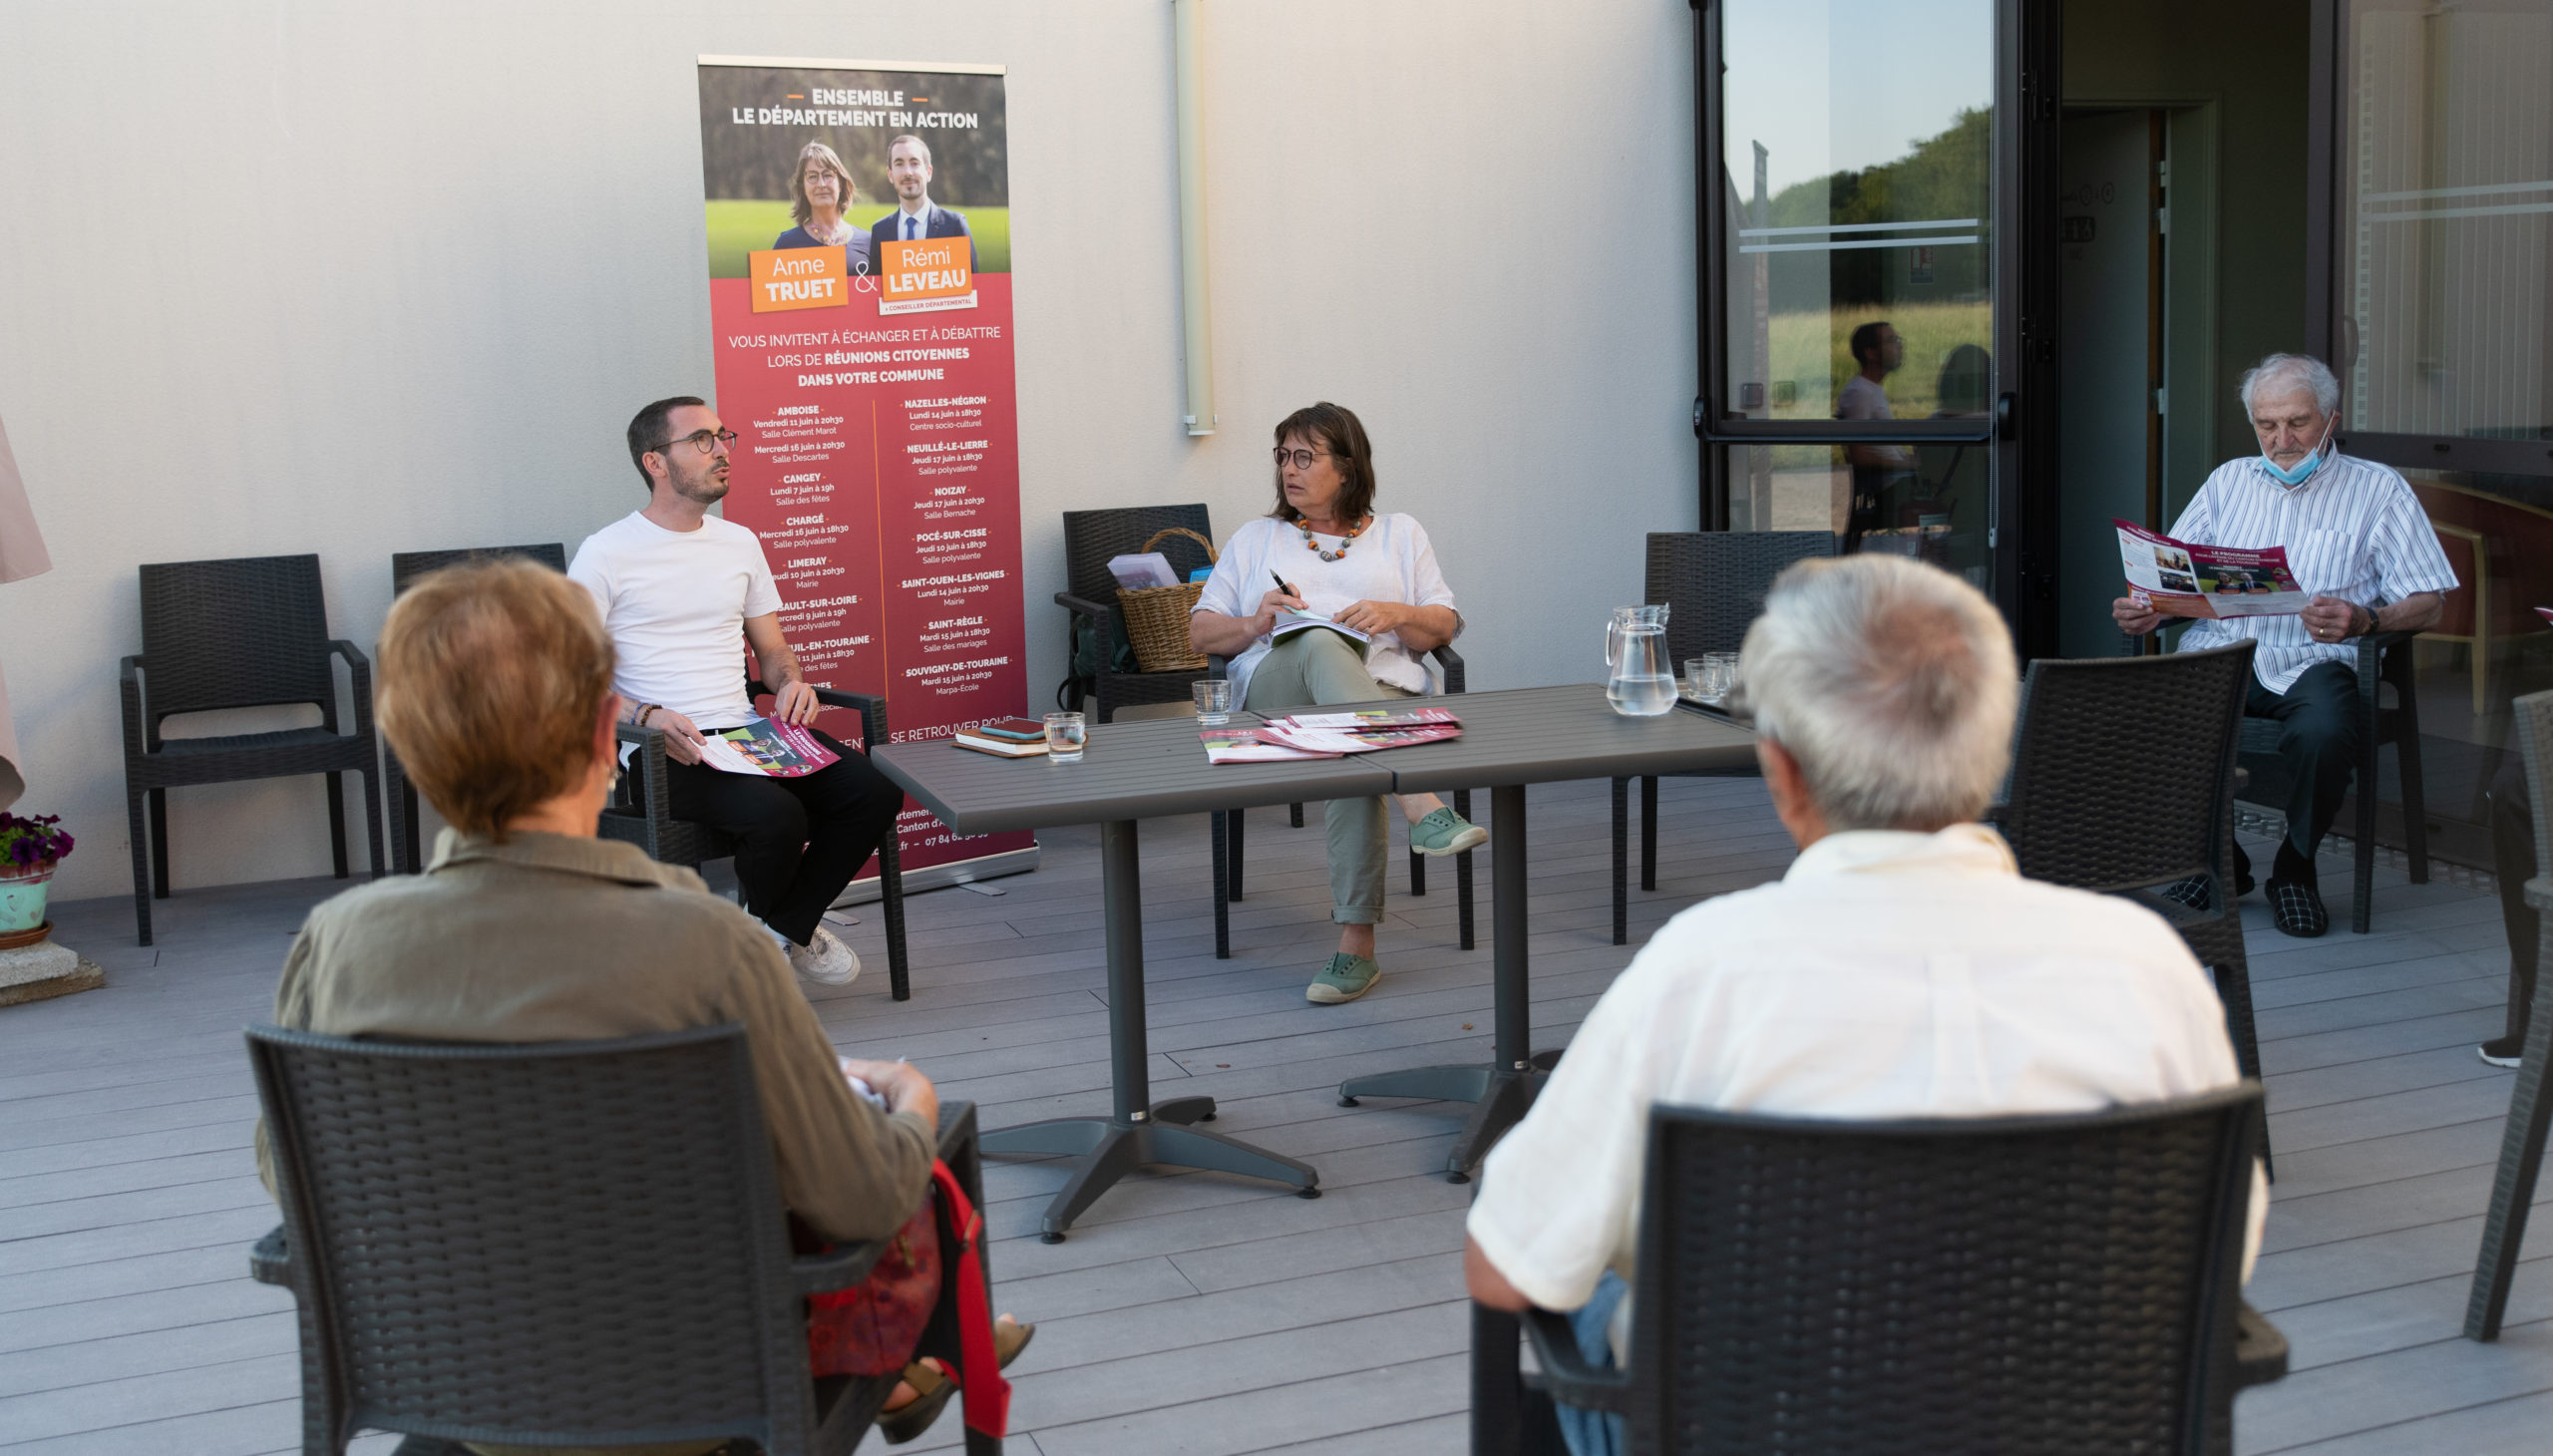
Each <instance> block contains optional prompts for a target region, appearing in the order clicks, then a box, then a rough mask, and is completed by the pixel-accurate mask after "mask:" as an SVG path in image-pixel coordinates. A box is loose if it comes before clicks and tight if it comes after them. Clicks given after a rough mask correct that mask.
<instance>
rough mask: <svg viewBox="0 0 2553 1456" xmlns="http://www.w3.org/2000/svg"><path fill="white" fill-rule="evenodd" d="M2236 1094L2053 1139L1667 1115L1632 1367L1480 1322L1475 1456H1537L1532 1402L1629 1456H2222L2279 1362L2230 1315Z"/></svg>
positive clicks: (2010, 1124) (1966, 1124)
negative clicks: (1572, 1416) (1584, 1426)
mask: <svg viewBox="0 0 2553 1456" xmlns="http://www.w3.org/2000/svg"><path fill="white" fill-rule="evenodd" d="M2259 1104H2260V1088H2259V1086H2258V1085H2257V1084H2255V1083H2248V1082H2247V1083H2244V1084H2242V1085H2241V1086H2239V1087H2233V1088H2228V1089H2226V1090H2224V1091H2222V1092H2216V1093H2211V1094H2208V1095H2206V1096H2201V1097H2192V1098H2186V1099H2182V1100H2179V1101H2175V1102H2168V1103H2160V1104H2155V1105H2151V1106H2144V1107H2131V1108H2120V1109H2116V1110H2112V1111H2107V1112H2097V1113H2088V1114H2081V1115H2075V1116H2061V1117H2011V1118H1975V1119H1968V1118H1951V1119H1938V1120H1924V1121H1909V1122H1894V1123H1854V1122H1848V1121H1839V1120H1832V1119H1786V1118H1771V1117H1756V1116H1747V1115H1739V1114H1730V1113H1718V1112H1706V1111H1701V1110H1698V1109H1692V1108H1675V1107H1659V1108H1657V1109H1655V1110H1654V1111H1653V1112H1652V1113H1651V1114H1650V1118H1649V1133H1648V1164H1647V1176H1646V1191H1645V1193H1644V1195H1643V1201H1642V1205H1641V1231H1640V1272H1639V1280H1638V1284H1637V1286H1636V1289H1635V1294H1634V1302H1633V1307H1632V1339H1631V1366H1630V1368H1629V1369H1627V1370H1606V1371H1599V1370H1596V1369H1593V1368H1591V1367H1590V1366H1589V1365H1588V1363H1587V1362H1586V1361H1584V1360H1582V1359H1581V1358H1580V1357H1579V1354H1578V1345H1577V1342H1576V1340H1575V1339H1574V1338H1573V1337H1572V1335H1571V1333H1570V1329H1569V1324H1568V1321H1567V1320H1566V1319H1564V1318H1563V1317H1562V1316H1560V1315H1557V1314H1553V1313H1550V1312H1548V1311H1544V1310H1532V1311H1529V1312H1528V1314H1527V1315H1526V1316H1525V1319H1524V1323H1525V1326H1526V1329H1527V1330H1528V1332H1529V1333H1530V1334H1531V1335H1532V1338H1533V1342H1534V1350H1535V1354H1536V1356H1537V1358H1538V1359H1539V1360H1540V1362H1541V1365H1542V1369H1543V1374H1542V1375H1541V1376H1540V1378H1539V1380H1538V1381H1537V1382H1536V1387H1538V1388H1534V1387H1528V1386H1527V1385H1526V1384H1525V1383H1524V1382H1523V1381H1522V1380H1521V1379H1520V1377H1519V1375H1518V1364H1519V1361H1518V1349H1517V1338H1516V1329H1517V1324H1518V1322H1519V1321H1518V1319H1517V1317H1516V1316H1514V1315H1509V1314H1502V1313H1499V1312H1497V1311H1494V1310H1491V1309H1488V1308H1487V1307H1486V1306H1482V1305H1477V1304H1476V1305H1474V1306H1473V1326H1472V1328H1473V1336H1472V1381H1473V1386H1472V1450H1473V1452H1474V1453H1475V1456H1504V1453H1521V1452H1526V1451H1542V1450H1557V1449H1558V1448H1559V1442H1558V1431H1557V1430H1556V1428H1554V1426H1553V1425H1552V1422H1551V1414H1550V1405H1549V1401H1550V1400H1551V1398H1553V1397H1560V1398H1562V1399H1565V1400H1567V1401H1568V1402H1569V1403H1570V1404H1572V1405H1576V1406H1581V1407H1587V1408H1592V1409H1600V1410H1611V1411H1615V1412H1619V1413H1620V1414H1621V1415H1622V1416H1623V1417H1624V1419H1625V1423H1626V1425H1627V1426H1628V1428H1629V1435H1630V1444H1631V1449H1632V1450H1634V1451H1638V1452H1643V1453H1654V1456H1673V1453H1683V1452H1693V1453H1697V1456H1698V1453H1703V1452H1710V1453H1723V1452H1766V1451H1789V1452H1803V1453H1819V1456H1825V1453H1845V1452H1851V1453H1854V1456H1918V1453H1925V1456H1929V1453H1936V1452H1938V1453H1945V1456H1948V1453H1959V1456H1969V1453H1972V1452H1980V1451H2034V1452H2036V1451H2044V1452H2060V1451H2061V1452H2077V1451H2140V1452H2149V1453H2153V1456H2202V1453H2210V1452H2228V1451H2230V1450H2231V1448H2232V1430H2233V1403H2234V1396H2235V1393H2236V1392H2237V1391H2238V1390H2240V1389H2242V1388H2243V1387H2244V1386H2247V1385H2253V1384H2259V1383H2262V1382H2265V1381H2269V1380H2276V1379H2278V1378H2280V1377H2281V1376H2283V1375H2284V1374H2286V1372H2287V1344H2286V1340H2285V1339H2284V1337H2283V1336H2281V1335H2280V1334H2279V1332H2278V1330H2277V1329H2276V1327H2275V1326H2273V1325H2271V1324H2270V1323H2269V1321H2267V1320H2266V1319H2263V1318H2262V1317H2261V1316H2260V1315H2258V1314H2256V1313H2254V1312H2253V1311H2252V1310H2251V1309H2250V1308H2249V1307H2248V1306H2246V1305H2244V1304H2243V1302H2242V1296H2241V1279H2242V1269H2243V1242H2244V1222H2245V1217H2246V1209H2247V1206H2248V1203H2249V1199H2250V1194H2251V1188H2252V1154H2253V1149H2252V1133H2253V1130H2254V1128H2255V1127H2256V1126H2257V1125H2258V1108H2259Z"/></svg>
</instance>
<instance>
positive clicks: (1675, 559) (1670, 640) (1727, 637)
mask: <svg viewBox="0 0 2553 1456" xmlns="http://www.w3.org/2000/svg"><path fill="white" fill-rule="evenodd" d="M1833 554H1835V537H1834V535H1833V534H1832V533H1830V532H1824V531H1703V532H1693V531H1679V532H1665V531H1654V532H1650V533H1649V537H1648V570H1647V575H1646V582H1645V588H1644V593H1643V595H1642V596H1641V600H1642V601H1646V602H1650V603H1652V604H1654V603H1664V604H1665V605H1666V606H1667V607H1668V608H1669V610H1668V611H1667V613H1666V657H1667V661H1669V662H1670V663H1672V664H1673V670H1674V671H1675V672H1677V673H1679V674H1680V673H1681V672H1682V671H1683V670H1684V663H1685V661H1686V660H1687V659H1689V658H1694V657H1699V656H1701V655H1702V654H1703V653H1705V652H1734V651H1736V650H1737V649H1738V646H1739V645H1740V644H1741V643H1743V642H1744V641H1745V640H1746V628H1747V626H1748V625H1749V624H1750V623H1752V622H1753V621H1754V620H1755V618H1756V616H1757V615H1758V614H1760V613H1761V612H1762V611H1763V610H1764V593H1765V591H1766V590H1767V589H1768V588H1770V587H1771V586H1772V584H1773V578H1774V577H1775V576H1778V575H1780V574H1781V573H1782V568H1783V567H1785V566H1788V565H1790V564H1791V563H1792V562H1794V561H1805V560H1810V559H1813V558H1816V557H1820V556H1831V555H1833ZM1737 772H1738V773H1740V774H1751V773H1753V772H1754V770H1752V769H1745V770H1739V771H1737ZM1689 777H1725V776H1724V775H1721V776H1713V775H1692V776H1689ZM1631 782H1632V781H1631V780H1629V779H1616V780H1615V781H1614V943H1615V944H1617V945H1621V944H1625V943H1627V942H1628V941H1629V940H1630V939H1631ZM1640 815H1641V818H1640V888H1641V889H1642V890H1655V889H1656V888H1657V779H1656V777H1655V776H1654V775H1650V776H1645V777H1643V778H1641V781H1640Z"/></svg>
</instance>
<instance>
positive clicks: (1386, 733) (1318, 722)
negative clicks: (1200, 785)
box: [1197, 708, 1463, 763]
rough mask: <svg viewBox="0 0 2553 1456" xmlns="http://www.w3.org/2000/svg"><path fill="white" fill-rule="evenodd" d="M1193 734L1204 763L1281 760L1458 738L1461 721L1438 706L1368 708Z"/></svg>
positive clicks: (1299, 715) (1301, 715)
mask: <svg viewBox="0 0 2553 1456" xmlns="http://www.w3.org/2000/svg"><path fill="white" fill-rule="evenodd" d="M1197 736H1198V738H1200V739H1201V740H1203V741H1204V743H1205V745H1206V761H1207V762H1209V763H1282V762H1285V761H1287V760H1290V759H1301V758H1344V757H1346V756H1347V755H1348V754H1351V753H1372V752H1374V751H1375V750H1376V749H1381V748H1406V747H1408V746H1409V745H1411V744H1416V743H1441V742H1443V741H1444V740H1446V739H1448V738H1460V737H1462V736H1463V728H1462V720H1461V719H1459V718H1457V717H1455V716H1454V715H1453V714H1452V713H1450V712H1447V711H1446V710H1445V709H1443V708H1402V709H1387V708H1369V709H1365V710H1363V711H1361V712H1352V713H1294V714H1290V715H1288V716H1286V717H1282V718H1273V719H1270V720H1269V721H1268V722H1266V723H1263V724H1261V725H1260V726H1258V727H1256V728H1248V727H1242V726H1239V725H1235V726H1232V727H1226V728H1209V729H1206V730H1205V731H1204V732H1202V733H1199V734H1198V735H1197Z"/></svg>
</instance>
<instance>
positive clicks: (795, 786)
mask: <svg viewBox="0 0 2553 1456" xmlns="http://www.w3.org/2000/svg"><path fill="white" fill-rule="evenodd" d="M702 731H704V732H716V731H718V730H716V729H704V730H702ZM808 731H809V732H815V730H813V729H810V730H808ZM815 736H816V741H818V742H819V743H822V744H823V745H824V746H825V747H827V748H830V749H832V750H833V751H834V752H835V753H838V754H840V755H842V760H841V762H839V763H830V764H827V765H825V766H824V767H823V768H821V769H818V770H816V771H815V772H814V773H812V774H808V775H806V776H804V777H803V778H796V779H767V778H764V777H762V776H761V775H759V774H729V773H721V772H720V771H718V770H717V769H713V768H708V767H706V766H704V765H701V764H681V763H668V764H666V765H665V788H666V791H667V793H666V798H667V800H668V801H669V802H668V804H667V806H666V807H667V808H669V809H671V810H672V811H673V816H674V818H676V819H687V820H690V821H691V822H693V823H694V824H705V825H708V826H710V827H711V828H713V829H721V830H725V831H726V832H727V833H729V834H731V835H734V836H735V837H736V880H737V883H738V884H739V885H741V886H743V888H744V892H745V909H746V910H751V911H753V912H754V913H755V914H757V915H759V916H761V917H762V920H763V922H764V923H765V924H768V925H770V926H771V927H772V928H773V929H775V930H778V931H779V932H780V933H782V934H784V935H787V936H788V937H789V938H790V939H792V940H794V941H796V942H798V943H799V944H801V945H804V944H806V943H808V942H809V941H810V940H813V939H814V938H815V934H816V926H817V924H818V922H819V921H821V920H822V919H823V917H824V913H825V908H826V907H828V906H830V905H832V904H833V903H834V901H835V900H836V899H837V898H839V897H840V896H841V895H842V890H843V887H844V886H846V885H849V884H850V883H851V881H852V877H853V876H855V875H858V874H859V873H860V867H861V866H863V865H865V864H868V863H869V857H870V856H871V855H873V854H875V853H877V850H878V846H879V845H880V844H881V843H882V842H883V841H884V840H885V839H886V837H887V836H888V835H890V834H892V833H894V832H895V828H896V814H897V811H899V810H901V809H902V808H904V804H905V791H904V790H903V789H900V788H898V787H897V786H896V785H895V784H893V783H891V782H889V781H888V778H887V776H886V775H885V774H882V773H880V772H878V771H877V770H876V769H874V768H872V767H870V765H869V760H868V758H867V757H866V756H864V755H863V754H861V753H859V752H858V751H856V750H853V749H849V748H845V747H844V746H843V745H842V744H841V743H840V742H839V741H837V740H835V739H833V738H831V737H829V736H827V735H825V734H823V733H816V735H815Z"/></svg>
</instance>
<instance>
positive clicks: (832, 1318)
mask: <svg viewBox="0 0 2553 1456" xmlns="http://www.w3.org/2000/svg"><path fill="white" fill-rule="evenodd" d="M932 1204H933V1201H932V1200H928V1199H925V1200H924V1201H923V1202H922V1206H921V1208H920V1210H919V1211H918V1212H916V1213H915V1214H914V1215H913V1216H912V1218H911V1219H908V1220H906V1221H905V1227H903V1228H902V1229H899V1230H897V1231H896V1237H895V1238H894V1239H892V1240H889V1241H888V1244H887V1251H886V1253H884V1254H881V1255H879V1256H878V1262H877V1263H876V1264H875V1265H872V1266H870V1270H869V1277H868V1278H867V1279H865V1280H863V1281H862V1282H860V1283H857V1284H854V1285H852V1286H851V1287H850V1288H847V1289H835V1290H832V1291H831V1292H829V1293H823V1294H814V1295H810V1296H809V1297H808V1300H807V1364H808V1367H809V1369H810V1370H812V1371H813V1372H814V1373H815V1374H817V1375H820V1376H822V1375H893V1374H896V1373H898V1372H899V1371H901V1370H903V1369H904V1368H905V1366H906V1365H908V1364H911V1363H912V1357H913V1346H915V1345H917V1344H919V1343H921V1332H922V1330H923V1329H925V1328H927V1327H928V1326H929V1324H930V1311H931V1309H932V1308H933V1307H934V1306H935V1305H937V1304H938V1302H939V1224H938V1219H937V1217H936V1211H935V1210H934V1208H933V1207H932Z"/></svg>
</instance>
